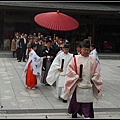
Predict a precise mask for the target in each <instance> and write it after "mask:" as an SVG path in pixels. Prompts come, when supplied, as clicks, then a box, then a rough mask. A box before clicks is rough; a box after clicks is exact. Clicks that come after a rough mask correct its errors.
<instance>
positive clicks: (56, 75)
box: [46, 52, 73, 98]
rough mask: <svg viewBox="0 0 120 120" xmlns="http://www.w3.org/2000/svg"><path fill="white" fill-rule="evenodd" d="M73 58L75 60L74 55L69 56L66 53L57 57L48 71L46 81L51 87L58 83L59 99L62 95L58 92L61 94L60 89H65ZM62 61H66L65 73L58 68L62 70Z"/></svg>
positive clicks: (69, 54)
mask: <svg viewBox="0 0 120 120" xmlns="http://www.w3.org/2000/svg"><path fill="white" fill-rule="evenodd" d="M72 58H73V54H71V53H68V54H65V53H64V52H62V53H60V54H59V55H57V56H56V57H55V59H54V60H53V62H52V64H51V66H50V69H49V71H48V75H47V78H46V81H47V83H48V84H50V85H52V84H53V83H54V82H55V81H56V89H57V97H58V98H59V97H60V94H62V93H58V92H61V90H59V88H63V87H64V83H65V74H66V68H67V66H68V64H69V62H70V60H71V59H72ZM62 59H64V65H63V72H60V71H59V70H58V68H61V64H62Z"/></svg>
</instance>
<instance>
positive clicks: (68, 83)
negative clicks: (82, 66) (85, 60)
mask: <svg viewBox="0 0 120 120" xmlns="http://www.w3.org/2000/svg"><path fill="white" fill-rule="evenodd" d="M78 78H79V75H78V74H77V73H76V71H75V63H74V58H72V59H71V61H70V63H69V64H68V67H67V70H66V75H65V86H64V94H63V95H62V96H61V97H62V98H63V99H65V100H67V99H68V98H69V97H70V96H71V95H72V93H73V91H74V89H75V88H76V85H77V82H78V81H77V80H78Z"/></svg>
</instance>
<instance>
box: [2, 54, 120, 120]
mask: <svg viewBox="0 0 120 120" xmlns="http://www.w3.org/2000/svg"><path fill="white" fill-rule="evenodd" d="M11 56H12V55H11V53H8V54H5V55H3V54H2V53H0V105H1V106H3V107H2V108H1V110H0V112H1V113H0V119H3V118H4V119H14V118H19V119H22V118H39V119H45V118H46V119H47V118H49V119H70V118H71V115H69V114H68V113H67V108H68V104H69V101H68V102H67V103H63V102H62V101H61V100H59V99H57V98H56V89H55V86H44V85H43V84H42V83H41V82H40V80H38V81H37V82H38V84H37V86H38V87H37V88H36V89H35V90H29V89H26V88H25V77H24V76H22V72H23V69H24V66H25V64H26V63H25V62H18V61H17V60H16V58H12V57H11ZM100 61H101V68H102V70H101V75H102V79H103V83H104V86H103V97H102V98H101V99H99V100H98V101H97V100H94V110H95V118H101V119H107V118H110V119H116V118H120V92H119V91H120V75H119V74H120V60H119V59H116V60H110V59H100ZM79 118H80V117H79Z"/></svg>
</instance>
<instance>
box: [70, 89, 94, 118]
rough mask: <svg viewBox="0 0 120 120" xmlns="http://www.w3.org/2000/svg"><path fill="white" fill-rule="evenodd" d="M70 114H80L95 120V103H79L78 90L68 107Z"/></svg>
mask: <svg viewBox="0 0 120 120" xmlns="http://www.w3.org/2000/svg"><path fill="white" fill-rule="evenodd" d="M68 113H69V114H73V115H75V114H77V113H78V114H79V115H81V116H82V114H83V115H84V117H85V118H87V117H89V118H94V110H93V102H91V103H79V102H77V101H76V89H75V90H74V92H73V95H72V98H71V101H70V104H69V107H68Z"/></svg>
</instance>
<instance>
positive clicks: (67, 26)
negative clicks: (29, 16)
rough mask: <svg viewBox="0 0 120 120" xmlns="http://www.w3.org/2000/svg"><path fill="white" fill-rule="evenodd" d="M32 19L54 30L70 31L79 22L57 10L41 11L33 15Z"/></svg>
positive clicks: (76, 26)
mask: <svg viewBox="0 0 120 120" xmlns="http://www.w3.org/2000/svg"><path fill="white" fill-rule="evenodd" d="M34 21H35V22H36V23H37V24H38V25H40V26H42V27H44V28H47V29H50V30H56V31H70V30H74V29H76V28H78V26H79V23H78V22H77V21H76V20H75V19H74V18H72V17H71V16H68V15H66V14H63V13H60V12H59V10H57V12H47V13H41V14H38V15H36V16H35V17H34Z"/></svg>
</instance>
